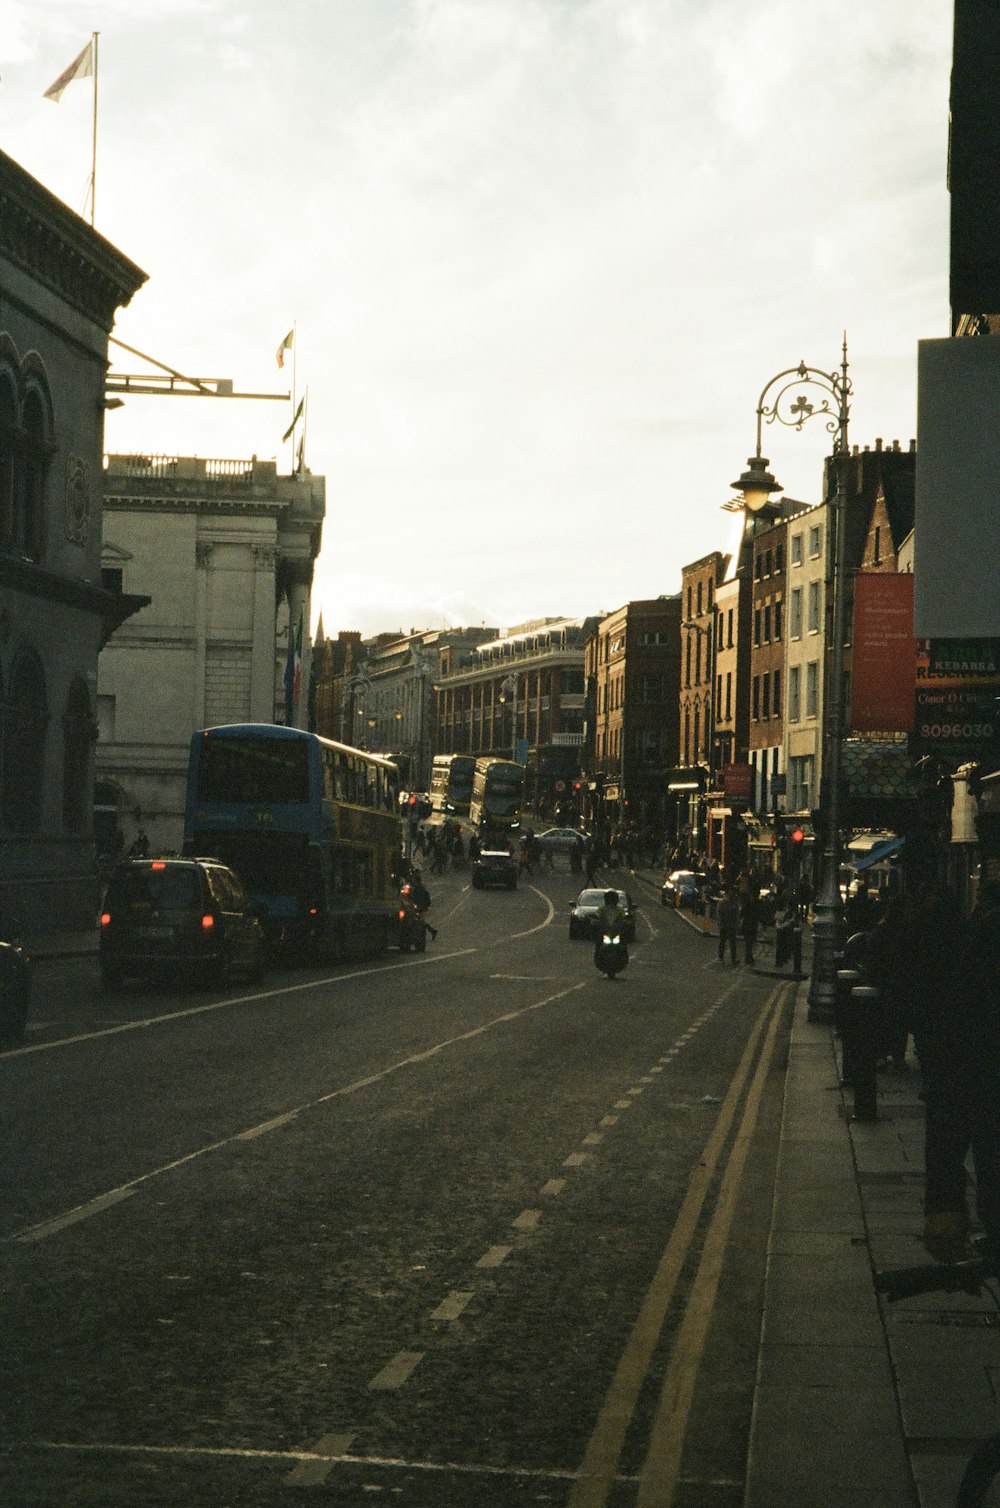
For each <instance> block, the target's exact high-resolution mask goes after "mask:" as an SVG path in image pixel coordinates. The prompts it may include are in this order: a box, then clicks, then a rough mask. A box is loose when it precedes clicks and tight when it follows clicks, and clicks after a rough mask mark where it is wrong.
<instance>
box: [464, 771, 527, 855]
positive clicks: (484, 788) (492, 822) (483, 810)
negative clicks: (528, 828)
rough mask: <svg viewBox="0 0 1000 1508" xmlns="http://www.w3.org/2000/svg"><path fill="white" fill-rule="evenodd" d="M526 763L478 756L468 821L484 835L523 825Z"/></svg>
mask: <svg viewBox="0 0 1000 1508" xmlns="http://www.w3.org/2000/svg"><path fill="white" fill-rule="evenodd" d="M523 794H524V766H523V765H519V764H517V763H515V761H514V760H512V759H477V760H476V773H475V775H474V776H473V779H472V804H471V805H470V807H469V821H470V822H471V823H472V825H473V827H474V828H475V829H476V830H477V832H478V833H479V834H480V835H481V836H487V837H488V836H489V835H490V834H491V833H492V834H496V835H500V834H503V833H510V832H512V831H513V830H514V828H516V827H519V826H520V816H519V814H520V811H521V799H522V796H523Z"/></svg>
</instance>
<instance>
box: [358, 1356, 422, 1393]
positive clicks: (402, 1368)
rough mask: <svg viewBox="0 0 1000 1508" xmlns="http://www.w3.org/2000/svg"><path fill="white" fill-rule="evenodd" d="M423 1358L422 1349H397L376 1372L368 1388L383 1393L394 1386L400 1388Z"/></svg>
mask: <svg viewBox="0 0 1000 1508" xmlns="http://www.w3.org/2000/svg"><path fill="white" fill-rule="evenodd" d="M423 1359H424V1353H423V1351H397V1352H396V1354H395V1356H394V1357H393V1358H392V1360H391V1361H387V1362H386V1364H385V1366H384V1367H383V1368H382V1370H381V1372H376V1374H375V1376H374V1377H373V1378H372V1380H371V1382H370V1383H369V1384H368V1386H369V1388H370V1389H376V1390H377V1391H379V1392H383V1393H390V1392H392V1391H393V1389H394V1388H401V1387H402V1386H403V1383H404V1382H406V1380H407V1378H408V1377H412V1376H413V1373H414V1372H415V1371H416V1370H417V1367H419V1365H420V1363H421V1362H422V1361H423Z"/></svg>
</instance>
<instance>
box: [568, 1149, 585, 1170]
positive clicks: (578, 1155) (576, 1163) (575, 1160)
mask: <svg viewBox="0 0 1000 1508" xmlns="http://www.w3.org/2000/svg"><path fill="white" fill-rule="evenodd" d="M586 1161H587V1153H586V1152H571V1153H570V1154H569V1156H568V1157H567V1158H564V1160H563V1167H564V1168H579V1167H580V1166H581V1165H582V1164H583V1163H585V1162H586Z"/></svg>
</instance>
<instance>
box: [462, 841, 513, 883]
mask: <svg viewBox="0 0 1000 1508" xmlns="http://www.w3.org/2000/svg"><path fill="white" fill-rule="evenodd" d="M472 883H473V886H474V887H475V889H476V890H485V889H486V887H487V886H488V885H499V886H501V887H503V888H504V889H506V890H513V889H514V887H515V885H516V884H517V860H516V859H515V857H514V855H513V854H509V853H508V852H507V850H506V849H505V848H484V849H481V850H480V853H479V856H478V858H477V859H476V862H475V863H474V864H473V866H472Z"/></svg>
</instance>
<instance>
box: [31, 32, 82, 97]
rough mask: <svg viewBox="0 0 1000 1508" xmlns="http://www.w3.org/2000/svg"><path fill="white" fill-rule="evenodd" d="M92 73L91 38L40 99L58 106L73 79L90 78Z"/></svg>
mask: <svg viewBox="0 0 1000 1508" xmlns="http://www.w3.org/2000/svg"><path fill="white" fill-rule="evenodd" d="M93 72H94V39H93V37H91V39H90V41H89V42H88V43H87V45H86V47H85V48H84V49H83V51H82V52H81V53H80V55H79V57H76V58H74V59H73V61H72V63H70V65H69V67H68V68H67V69H65V70H64V71H63V72H62V73H61V74H60V75H59V77H58V78H57V79H56V81H55V83H54V84H50V85H49V87H48V88H47V89H46V91H45V93H44V95H43V96H42V98H43V99H51V100H55V102H56V104H58V103H59V101H60V99H61V98H62V94H63V90H64V89H65V88H66V86H67V85H68V84H72V82H73V80H74V79H86V78H91V77H92V76H93Z"/></svg>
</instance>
